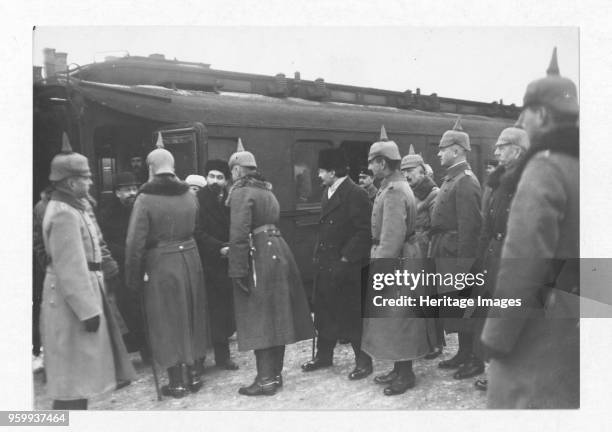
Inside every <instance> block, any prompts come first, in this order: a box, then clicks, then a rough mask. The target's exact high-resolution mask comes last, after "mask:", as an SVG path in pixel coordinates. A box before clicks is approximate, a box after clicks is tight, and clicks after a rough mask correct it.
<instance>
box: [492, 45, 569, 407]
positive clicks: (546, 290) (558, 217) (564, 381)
mask: <svg viewBox="0 0 612 432" xmlns="http://www.w3.org/2000/svg"><path fill="white" fill-rule="evenodd" d="M523 106H524V109H523V113H522V116H523V119H522V124H523V127H524V128H525V130H526V132H527V134H528V135H529V139H530V142H531V147H530V149H529V150H528V151H527V153H526V155H525V157H524V158H523V160H522V161H521V162H520V164H519V165H518V167H517V168H516V169H517V175H518V176H520V179H519V181H518V185H517V188H516V192H515V194H514V200H513V202H512V206H511V208H510V215H509V217H508V227H507V234H506V238H505V241H504V245H503V248H502V253H501V258H502V259H501V263H500V267H499V275H498V278H497V282H496V287H495V297H497V298H502V299H507V298H513V299H520V300H521V303H522V307H521V308H507V309H501V310H499V312H498V313H497V315H496V316H490V317H489V318H488V319H487V320H486V322H485V326H484V329H483V333H482V342H483V344H484V345H485V346H486V347H487V348H488V350H489V353H490V356H491V357H492V360H491V365H490V367H489V386H488V394H487V396H488V402H487V405H488V407H490V408H523V409H524V408H547V409H554V408H557V409H558V408H565V409H567V408H578V407H579V405H580V327H579V310H580V309H579V302H578V300H577V296H578V295H579V294H580V286H579V284H580V273H579V264H578V258H579V256H580V248H579V244H580V236H579V227H580V222H579V221H580V195H579V191H580V185H579V181H578V180H579V178H580V167H579V159H578V156H579V128H578V114H579V107H578V98H577V91H576V86H575V84H574V83H573V82H572V81H571V80H569V79H568V78H565V77H562V76H560V74H559V67H558V65H557V50H556V48H555V49H554V51H553V57H552V60H551V63H550V66H549V68H548V70H547V76H546V77H544V78H541V79H538V80H536V81H533V82H531V83H530V84H529V85H528V86H527V90H526V92H525V96H524V99H523ZM561 311H562V312H561Z"/></svg>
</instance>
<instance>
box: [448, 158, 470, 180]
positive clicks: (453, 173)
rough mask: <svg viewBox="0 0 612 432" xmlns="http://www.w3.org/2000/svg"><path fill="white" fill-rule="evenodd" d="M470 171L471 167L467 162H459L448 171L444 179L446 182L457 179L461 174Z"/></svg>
mask: <svg viewBox="0 0 612 432" xmlns="http://www.w3.org/2000/svg"><path fill="white" fill-rule="evenodd" d="M469 169H470V165H469V164H468V163H467V161H462V162H459V163H457V164H455V165H453V166H452V167H450V168H448V169H447V170H446V176H445V177H444V181H449V180H452V179H453V178H455V177H457V176H458V175H459V174H460V173H462V172H464V171H465V170H469Z"/></svg>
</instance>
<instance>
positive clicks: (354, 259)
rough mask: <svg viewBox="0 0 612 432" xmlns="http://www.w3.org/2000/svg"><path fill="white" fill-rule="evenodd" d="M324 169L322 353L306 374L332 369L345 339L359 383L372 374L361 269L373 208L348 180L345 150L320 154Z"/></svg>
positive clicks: (319, 288) (319, 294)
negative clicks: (364, 340)
mask: <svg viewBox="0 0 612 432" xmlns="http://www.w3.org/2000/svg"><path fill="white" fill-rule="evenodd" d="M318 166H319V177H320V178H321V181H322V183H323V185H324V186H325V189H324V190H323V197H322V200H321V215H320V218H319V233H318V238H317V242H316V247H315V253H314V261H315V269H316V274H315V284H314V289H315V292H314V294H313V302H314V312H315V327H316V329H317V336H318V337H317V354H316V357H315V358H314V359H312V360H310V361H308V362H306V363H304V364H303V365H302V369H303V370H304V371H305V372H310V371H314V370H316V369H319V368H322V367H327V366H331V365H332V359H333V351H334V347H335V345H336V342H337V341H338V340H340V339H343V340H347V341H349V342H350V343H351V345H352V347H353V351H354V353H355V368H354V369H353V371H352V372H351V373H350V374H349V379H353V380H354V379H359V378H363V377H365V376H367V375H369V374H370V373H371V370H372V359H371V358H370V356H369V355H368V354H366V353H365V352H363V351H361V331H362V319H361V286H362V281H361V270H362V268H363V267H364V266H366V265H367V264H368V257H369V255H370V245H371V240H370V213H371V205H370V201H369V199H368V194H367V192H366V191H365V190H364V189H362V188H360V187H359V186H357V185H356V184H355V183H353V181H352V180H351V179H350V178H349V177H348V164H347V162H346V159H345V156H344V152H343V150H342V149H326V150H322V151H320V152H319V164H318ZM368 371H369V372H368Z"/></svg>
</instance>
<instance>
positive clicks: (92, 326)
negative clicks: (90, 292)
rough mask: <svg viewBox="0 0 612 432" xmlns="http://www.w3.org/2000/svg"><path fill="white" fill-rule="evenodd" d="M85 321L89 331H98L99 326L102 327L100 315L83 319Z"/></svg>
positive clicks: (86, 328)
mask: <svg viewBox="0 0 612 432" xmlns="http://www.w3.org/2000/svg"><path fill="white" fill-rule="evenodd" d="M83 323H84V324H85V330H86V331H88V332H89V333H95V332H97V331H98V328H100V315H96V316H94V317H91V318H89V319H86V320H85V321H83Z"/></svg>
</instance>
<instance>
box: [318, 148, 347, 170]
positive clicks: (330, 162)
mask: <svg viewBox="0 0 612 432" xmlns="http://www.w3.org/2000/svg"><path fill="white" fill-rule="evenodd" d="M347 166H348V163H347V162H346V158H345V157H344V151H343V150H342V149H324V150H321V151H319V168H320V169H324V170H327V171H332V170H333V171H339V170H346V168H347Z"/></svg>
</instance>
